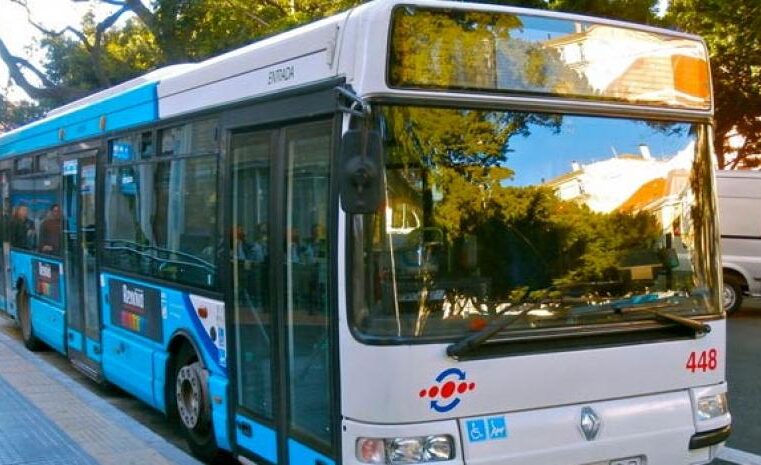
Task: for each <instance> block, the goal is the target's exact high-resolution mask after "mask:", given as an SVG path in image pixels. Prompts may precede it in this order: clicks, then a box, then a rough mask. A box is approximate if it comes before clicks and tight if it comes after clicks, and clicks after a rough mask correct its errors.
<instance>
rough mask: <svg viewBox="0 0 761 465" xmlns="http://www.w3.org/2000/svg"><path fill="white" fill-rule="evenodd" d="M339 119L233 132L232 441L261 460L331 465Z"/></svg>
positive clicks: (334, 443)
mask: <svg viewBox="0 0 761 465" xmlns="http://www.w3.org/2000/svg"><path fill="white" fill-rule="evenodd" d="M262 113H263V114H267V112H266V111H265V112H262ZM334 124H335V123H334V118H333V117H332V116H330V117H327V116H326V118H325V119H323V120H317V121H310V122H303V123H298V124H291V125H283V126H278V127H274V128H273V127H269V128H267V129H244V130H235V131H232V132H231V133H229V141H230V142H229V147H230V151H229V154H230V162H231V165H232V170H231V172H230V176H231V182H230V186H231V191H232V192H231V202H230V206H231V208H232V212H231V215H230V217H231V220H232V223H231V231H230V263H231V271H230V273H231V278H232V279H231V280H230V281H231V287H232V289H231V296H232V298H231V301H232V305H231V307H232V308H233V309H234V315H233V318H228V321H232V322H233V323H232V324H233V327H232V328H231V332H232V334H233V335H234V336H233V337H234V338H235V341H236V342H235V347H236V351H235V354H234V358H235V363H236V370H235V373H236V378H237V379H236V380H235V389H234V392H235V393H236V395H235V398H236V405H237V407H236V417H235V439H236V443H237V445H238V448H239V450H240V451H242V452H244V453H246V454H247V455H250V456H251V457H252V458H253V459H255V460H258V461H262V462H266V463H277V464H287V465H332V464H334V463H335V460H336V455H337V453H338V445H337V444H338V439H337V436H338V435H337V431H336V430H337V429H338V420H337V418H338V414H337V412H338V406H337V400H336V399H337V395H336V394H335V393H336V392H337V385H338V384H337V382H338V380H337V379H335V373H336V370H335V362H334V356H333V354H334V353H335V350H336V344H335V342H333V341H334V340H335V337H334V334H335V330H334V329H333V325H332V322H335V309H334V308H333V304H332V303H331V299H330V297H329V296H330V286H331V284H330V283H329V279H328V277H329V276H330V270H331V266H332V264H333V260H334V259H333V258H332V254H331V247H330V246H329V244H330V241H329V237H330V233H329V231H332V228H331V227H330V224H331V218H333V216H332V213H331V212H332V211H333V209H332V208H331V206H330V205H331V202H330V198H331V194H330V186H331V182H330V160H331V159H332V150H333V142H332V141H333V137H334ZM333 222H334V223H335V219H333ZM262 459H264V460H262Z"/></svg>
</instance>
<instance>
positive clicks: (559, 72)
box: [0, 0, 731, 465]
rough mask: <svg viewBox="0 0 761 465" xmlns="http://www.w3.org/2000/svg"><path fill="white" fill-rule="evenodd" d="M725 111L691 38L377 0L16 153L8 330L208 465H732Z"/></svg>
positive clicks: (92, 114) (64, 125)
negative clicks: (721, 217)
mask: <svg viewBox="0 0 761 465" xmlns="http://www.w3.org/2000/svg"><path fill="white" fill-rule="evenodd" d="M712 113H713V103H712V98H711V80H710V72H709V66H708V58H707V53H706V47H705V44H704V43H703V42H702V41H701V40H700V39H699V38H697V37H694V36H690V35H686V34H681V33H676V32H672V31H666V30H660V29H654V28H650V27H644V26H638V25H633V24H628V23H622V22H615V21H608V20H599V19H594V18H589V17H583V16H575V15H566V14H557V13H550V12H544V11H531V10H525V9H517V8H509V7H502V6H494V5H483V4H468V3H461V2H445V1H430V0H409V1H401V0H377V1H374V2H370V3H367V4H364V5H362V6H360V7H358V8H356V9H353V10H350V11H347V12H344V13H342V14H339V15H337V16H334V17H331V18H328V19H325V20H322V21H319V22H316V23H313V24H310V25H308V26H305V27H301V28H298V29H295V30H292V31H290V32H286V33H283V34H280V35H277V36H273V37H271V38H268V39H266V40H262V41H260V42H257V43H254V44H252V45H250V46H247V47H244V48H241V49H239V50H235V51H232V52H230V53H227V54H224V55H221V56H219V57H216V58H212V59H210V60H207V61H204V62H201V63H197V64H188V65H178V66H173V67H169V68H165V69H160V70H157V71H155V72H152V73H149V74H147V75H145V76H143V77H140V78H137V79H135V80H132V81H130V82H127V83H124V84H122V85H119V86H117V87H114V88H112V89H108V90H105V91H102V92H99V93H97V94H95V95H92V96H90V97H87V98H85V99H82V100H80V101H77V102H74V103H72V104H69V105H66V106H65V107H62V108H59V109H56V110H54V111H52V112H50V113H49V114H48V115H47V116H46V117H45V118H43V119H42V120H40V121H37V122H35V123H33V124H30V125H27V126H25V127H22V128H19V129H17V130H15V131H12V132H9V133H6V134H4V135H2V136H0V177H1V178H2V208H3V227H2V232H3V234H2V237H3V240H4V243H3V244H4V247H3V252H4V253H3V254H2V261H3V263H2V270H3V273H2V289H3V297H4V301H3V303H4V305H3V307H4V312H6V313H7V314H8V315H10V317H12V318H15V319H16V320H17V321H18V323H19V325H20V327H21V333H22V335H23V340H24V343H25V344H26V346H27V347H28V348H29V349H32V350H34V349H38V348H40V347H42V346H47V347H50V348H53V349H54V350H56V351H58V352H60V353H61V354H64V355H65V356H67V357H68V358H69V359H70V360H71V362H72V363H73V364H74V365H75V366H76V367H77V368H78V369H80V370H81V371H83V372H84V373H87V374H88V375H89V376H91V377H92V378H93V379H94V380H96V381H101V382H108V383H111V384H114V385H117V386H119V387H120V388H122V389H124V390H125V391H127V392H129V393H131V394H133V395H134V396H136V397H137V398H139V399H141V400H143V401H145V402H146V403H147V404H150V405H151V406H153V407H155V408H156V409H158V410H161V411H163V412H165V413H166V414H167V415H168V417H169V418H170V419H171V421H173V422H176V423H177V424H178V425H179V426H180V427H181V428H182V429H183V431H184V432H185V433H186V434H185V435H186V436H187V439H188V441H189V443H190V446H191V448H192V449H193V451H194V452H195V453H197V454H198V455H199V456H200V457H202V458H205V459H211V458H213V457H214V456H215V455H217V454H233V455H235V456H239V457H245V458H248V459H250V460H254V461H256V462H257V463H261V464H281V465H286V464H287V465H336V464H344V465H359V464H393V465H397V464H422V463H431V462H436V463H440V464H441V465H449V464H451V465H455V464H460V465H463V464H473V465H475V464H479V465H497V464H499V465H510V464H521V465H528V464H537V465H538V464H552V463H555V464H556V463H564V464H578V465H608V464H616V465H617V464H626V465H645V464H647V465H679V464H684V465H688V464H700V463H708V462H709V461H711V460H712V459H713V458H714V457H715V456H716V453H717V451H718V448H719V447H720V446H721V444H722V443H723V442H724V441H725V440H726V438H727V437H728V435H729V433H730V423H731V421H730V414H729V412H728V408H727V402H726V390H727V385H726V382H725V315H724V313H723V311H722V306H721V292H720V289H721V276H720V271H719V270H720V263H719V253H718V247H719V246H718V242H719V241H718V237H719V236H718V232H717V223H716V221H717V212H716V195H715V188H714V178H713V167H714V156H713V153H712V140H711V137H712V135H711V134H712V129H711V118H712Z"/></svg>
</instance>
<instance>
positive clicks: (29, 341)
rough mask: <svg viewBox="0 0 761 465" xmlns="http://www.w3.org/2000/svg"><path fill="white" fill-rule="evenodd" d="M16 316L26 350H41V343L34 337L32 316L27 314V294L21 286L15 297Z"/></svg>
mask: <svg viewBox="0 0 761 465" xmlns="http://www.w3.org/2000/svg"><path fill="white" fill-rule="evenodd" d="M16 314H17V315H18V322H19V326H21V339H23V340H24V345H25V346H26V348H27V349H29V350H31V351H38V350H40V349H42V342H40V340H39V339H37V337H36V336H35V335H34V329H33V328H32V315H31V314H30V313H29V294H28V293H27V292H26V288H25V287H23V286H22V287H21V288H20V289H19V291H18V295H17V296H16Z"/></svg>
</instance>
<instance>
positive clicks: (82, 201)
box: [63, 151, 101, 379]
mask: <svg viewBox="0 0 761 465" xmlns="http://www.w3.org/2000/svg"><path fill="white" fill-rule="evenodd" d="M96 156H97V152H95V151H91V152H87V153H83V154H79V155H75V156H69V157H66V158H64V159H63V218H64V231H63V232H64V257H65V265H64V267H65V268H64V272H65V276H66V320H67V321H66V324H67V330H66V339H67V345H68V353H69V358H70V359H71V361H72V363H73V364H74V365H75V366H76V367H77V368H79V369H81V370H82V371H84V372H85V373H86V374H88V375H90V376H92V377H94V378H96V379H97V378H99V377H100V360H101V347H100V314H99V311H98V275H97V267H96V250H97V246H96V244H97V243H96V237H97V235H96V232H97V230H96V223H97V222H96V172H97V170H96V164H95V160H96Z"/></svg>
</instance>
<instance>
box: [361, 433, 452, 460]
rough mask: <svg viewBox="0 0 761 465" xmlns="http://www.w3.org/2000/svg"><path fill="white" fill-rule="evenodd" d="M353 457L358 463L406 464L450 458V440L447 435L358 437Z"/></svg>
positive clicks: (450, 437)
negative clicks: (382, 437) (381, 437)
mask: <svg viewBox="0 0 761 465" xmlns="http://www.w3.org/2000/svg"><path fill="white" fill-rule="evenodd" d="M356 455H357V460H359V461H360V462H362V463H373V464H391V465H406V464H413V463H429V462H441V461H445V460H451V459H453V458H454V440H453V439H452V436H449V435H445V434H442V435H433V436H419V437H411V438H385V439H379V438H359V439H357V451H356Z"/></svg>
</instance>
